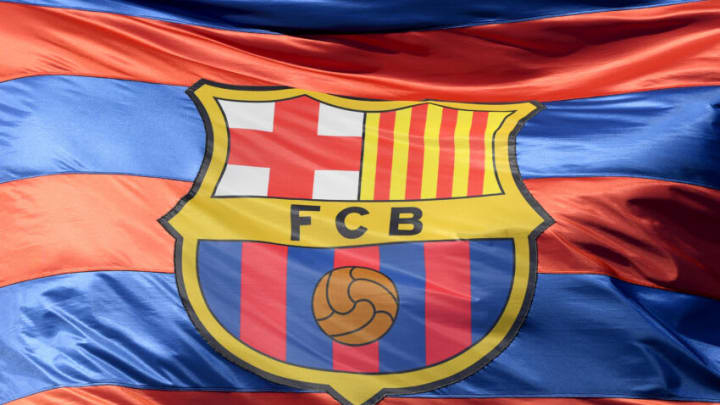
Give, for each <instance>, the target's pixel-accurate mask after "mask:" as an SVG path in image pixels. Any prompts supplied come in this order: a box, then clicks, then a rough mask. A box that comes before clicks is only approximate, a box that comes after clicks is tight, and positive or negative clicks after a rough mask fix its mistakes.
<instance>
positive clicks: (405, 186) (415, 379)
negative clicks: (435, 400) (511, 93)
mask: <svg viewBox="0 0 720 405" xmlns="http://www.w3.org/2000/svg"><path fill="white" fill-rule="evenodd" d="M189 94H190V95H191V96H192V97H193V98H194V99H195V101H196V104H197V105H198V107H199V110H200V112H201V113H202V115H203V116H204V118H205V122H206V128H207V132H208V142H207V150H206V156H205V161H204V163H203V166H202V168H201V171H200V173H199V174H198V177H197V179H196V181H195V184H194V186H193V189H192V190H191V192H190V193H189V194H188V196H186V197H185V198H183V199H182V200H181V201H180V203H179V204H178V205H177V207H176V208H175V209H174V210H173V211H171V212H170V213H169V214H168V215H166V216H165V217H164V218H163V220H162V221H163V224H164V225H165V226H166V228H167V229H168V230H169V231H170V232H171V233H172V234H173V235H174V236H175V238H176V240H177V243H176V258H175V261H176V275H177V278H178V285H179V286H180V292H181V295H182V297H183V299H184V303H185V305H186V308H187V310H188V312H189V314H190V316H191V318H192V319H193V322H194V324H195V326H196V327H197V328H198V329H199V330H200V332H201V333H202V334H203V335H204V336H205V337H206V338H207V340H208V341H209V342H210V344H211V345H212V346H213V347H214V348H216V349H217V350H218V351H220V352H221V353H223V354H224V355H225V356H226V357H228V358H229V359H231V360H232V361H234V362H236V363H237V364H239V365H240V366H243V367H245V368H247V369H249V370H252V371H254V372H256V373H258V374H260V375H262V376H264V377H266V378H268V379H270V380H272V381H276V382H279V383H283V384H289V385H293V386H298V387H304V388H308V387H310V388H316V389H323V390H327V391H328V392H330V393H331V394H333V395H334V396H335V397H336V398H337V399H338V400H339V401H341V402H345V403H353V404H360V403H374V402H376V401H377V400H379V399H380V398H382V396H383V395H385V394H387V393H391V392H392V393H409V392H419V391H425V390H429V389H433V388H436V387H438V386H441V385H444V384H448V383H451V382H453V381H456V380H458V379H459V378H462V376H464V375H468V374H469V373H472V372H474V371H476V370H478V369H479V368H481V367H483V366H484V365H486V364H487V363H488V362H489V361H491V360H492V359H493V358H494V357H495V356H497V355H498V354H499V353H500V352H501V351H502V350H503V349H504V348H505V347H507V345H509V344H510V342H511V340H512V338H513V337H514V335H515V334H516V333H517V331H518V329H519V327H520V325H521V323H522V319H523V318H524V316H525V314H526V313H527V310H528V308H529V304H530V300H531V297H532V292H533V289H534V280H535V238H536V237H537V235H538V234H539V232H541V231H542V230H543V229H544V228H545V227H547V226H549V223H550V218H549V217H548V216H547V214H545V213H544V211H542V209H541V208H540V207H539V206H538V205H537V204H536V203H535V202H534V200H533V199H532V197H531V196H530V195H529V193H528V192H527V190H525V189H524V186H523V185H522V183H521V182H520V181H519V176H518V173H516V169H515V168H516V167H517V166H516V164H515V161H514V159H515V157H514V144H513V142H514V134H515V132H516V131H517V130H518V129H519V128H520V126H521V124H522V122H523V121H524V120H525V119H527V118H528V117H529V116H530V115H531V114H532V113H533V112H534V111H535V110H536V109H537V108H538V106H537V105H535V104H532V103H518V104H506V105H481V104H463V103H450V102H429V101H424V102H399V101H373V100H355V99H346V98H342V97H338V96H330V95H326V94H319V93H313V92H306V91H301V90H296V89H279V88H272V89H267V88H258V89H252V88H250V89H248V88H234V87H231V86H222V85H216V84H210V83H207V82H200V83H198V84H197V85H196V86H194V87H193V88H191V89H190V90H189Z"/></svg>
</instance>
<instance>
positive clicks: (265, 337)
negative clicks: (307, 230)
mask: <svg viewBox="0 0 720 405" xmlns="http://www.w3.org/2000/svg"><path fill="white" fill-rule="evenodd" d="M241 266H242V268H241V270H240V277H241V285H240V300H241V302H240V339H241V340H242V341H243V342H245V343H247V344H248V345H250V346H252V347H253V348H255V349H257V350H259V351H261V352H263V353H265V354H268V355H270V356H272V357H275V358H277V359H279V360H285V347H286V342H285V337H286V322H285V321H286V319H285V313H286V298H285V297H286V295H285V288H286V287H285V284H286V278H287V246H279V245H271V244H266V243H255V242H247V243H243V246H242V264H241Z"/></svg>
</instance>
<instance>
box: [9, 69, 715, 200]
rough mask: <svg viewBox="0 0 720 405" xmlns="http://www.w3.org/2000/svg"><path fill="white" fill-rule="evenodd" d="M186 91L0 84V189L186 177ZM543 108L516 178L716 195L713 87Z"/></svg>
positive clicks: (112, 84)
mask: <svg viewBox="0 0 720 405" xmlns="http://www.w3.org/2000/svg"><path fill="white" fill-rule="evenodd" d="M184 92H185V87H179V86H168V85H159V84H148V83H140V82H132V81H123V80H112V79H102V78H89V77H75V76H39V77H28V78H23V79H17V80H13V81H9V82H4V83H0V156H1V157H2V159H0V182H7V181H12V180H17V179H22V178H27V177H34V176H42V175H47V174H57V173H117V174H131V175H139V176H150V177H162V178H168V179H176V180H186V181H191V180H193V179H194V178H195V176H196V174H197V172H198V169H199V168H200V163H201V161H202V156H203V153H204V147H205V129H204V127H203V123H202V120H201V118H200V114H199V113H198V112H197V110H196V108H195V106H194V105H193V103H192V102H191V101H190V99H189V98H188V96H187V95H186V94H185V93H184ZM518 101H522V100H518ZM545 107H546V109H545V110H544V111H541V112H540V113H539V114H538V115H536V116H535V117H532V118H531V119H530V120H528V122H527V123H526V125H525V127H524V128H522V129H521V130H520V132H519V135H518V138H517V155H518V164H519V167H520V171H521V174H522V176H523V178H542V177H596V176H627V177H643V178H651V179H659V180H669V181H678V182H683V183H689V184H695V185H701V186H706V187H712V188H716V189H717V188H720V176H718V175H717V173H719V172H720V137H718V136H717V134H718V133H719V132H720V87H695V88H678V89H668V90H658V91H650V92H642V93H630V94H622V95H616V96H607V97H597V98H588V99H578V100H568V101H557V102H550V103H546V104H545Z"/></svg>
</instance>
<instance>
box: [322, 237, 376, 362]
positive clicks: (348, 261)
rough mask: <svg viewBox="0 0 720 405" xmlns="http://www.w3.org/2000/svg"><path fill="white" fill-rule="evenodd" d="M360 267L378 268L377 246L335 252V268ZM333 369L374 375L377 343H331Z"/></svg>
mask: <svg viewBox="0 0 720 405" xmlns="http://www.w3.org/2000/svg"><path fill="white" fill-rule="evenodd" d="M345 266H361V267H367V268H370V269H373V270H377V269H379V268H380V249H379V248H378V247H377V246H368V247H357V248H347V249H336V250H335V267H336V268H337V267H345ZM332 350H333V369H335V370H341V371H355V372H361V373H376V372H379V371H380V352H379V346H378V342H374V343H370V344H367V345H364V346H348V345H344V344H342V343H338V342H333V348H332Z"/></svg>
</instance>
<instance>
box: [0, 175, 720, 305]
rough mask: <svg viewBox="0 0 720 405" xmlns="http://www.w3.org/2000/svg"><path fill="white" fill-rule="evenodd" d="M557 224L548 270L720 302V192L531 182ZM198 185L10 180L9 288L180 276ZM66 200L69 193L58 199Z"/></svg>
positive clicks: (119, 179) (635, 182)
mask: <svg viewBox="0 0 720 405" xmlns="http://www.w3.org/2000/svg"><path fill="white" fill-rule="evenodd" d="M524 182H525V184H526V185H527V186H528V188H529V189H530V191H531V192H532V194H533V196H534V197H535V198H536V199H537V200H538V202H539V203H540V204H541V205H542V206H543V207H544V208H545V209H546V210H547V211H548V213H549V214H550V215H551V216H552V217H553V218H554V219H555V220H556V221H557V223H556V224H554V225H552V226H551V227H550V228H549V229H548V230H546V231H545V232H544V233H543V234H542V235H541V236H540V238H539V240H538V271H539V272H541V273H595V274H606V275H610V276H612V277H617V278H619V279H621V280H625V281H628V282H631V283H635V284H640V285H645V286H649V287H655V288H664V289H669V290H675V291H680V292H687V293H691V294H698V295H703V296H707V297H712V298H716V299H720V270H719V269H718V267H717V263H720V251H719V250H718V249H717V246H720V234H718V233H717V232H716V227H717V224H718V222H720V218H718V215H719V214H718V212H717V207H718V206H720V191H716V190H712V189H708V188H704V187H699V186H692V185H688V184H682V183H673V182H666V181H660V180H649V179H640V178H626V177H617V178H547V179H532V180H525V181H524ZM189 187H190V183H186V182H179V181H173V180H163V179H153V178H146V177H135V176H125V175H77V174H75V175H54V176H46V177H36V178H30V179H25V180H18V181H14V182H10V183H4V184H0V194H2V195H4V196H6V197H5V198H3V199H0V214H2V215H3V218H5V219H6V220H5V223H4V224H3V237H4V240H5V241H11V242H10V243H2V244H0V260H1V261H2V266H1V267H2V269H3V271H2V273H0V286H2V285H7V284H12V283H16V282H20V281H24V280H29V279H34V278H38V277H44V276H50V275H54V274H63V273H71V272H78V271H87V270H141V271H147V270H150V271H162V272H172V271H173V261H172V260H173V239H172V238H171V237H170V235H168V234H167V232H166V231H165V230H164V229H162V227H161V226H160V225H159V224H158V223H157V219H158V218H160V217H161V216H162V215H164V214H165V213H166V212H167V211H169V210H170V209H171V208H172V207H173V206H174V205H175V203H176V202H177V201H178V200H179V199H180V198H181V197H182V196H183V195H184V194H185V193H186V191H187V190H188V189H189ZM58 196H62V198H58Z"/></svg>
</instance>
